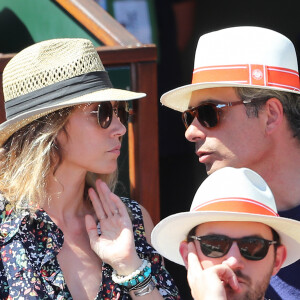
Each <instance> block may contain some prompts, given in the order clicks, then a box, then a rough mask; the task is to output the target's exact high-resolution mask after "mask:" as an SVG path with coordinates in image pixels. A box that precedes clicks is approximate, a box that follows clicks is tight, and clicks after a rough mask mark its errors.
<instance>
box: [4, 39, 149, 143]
mask: <svg viewBox="0 0 300 300" xmlns="http://www.w3.org/2000/svg"><path fill="white" fill-rule="evenodd" d="M3 94H4V101H5V112H6V119H7V121H5V122H3V123H2V124H0V147H1V145H2V144H3V143H4V142H5V141H6V140H7V139H8V138H9V137H10V136H11V135H12V134H13V133H14V132H16V131H17V130H18V129H20V128H22V127H24V126H25V125H27V124H29V123H31V122H32V121H34V120H36V119H38V118H40V117H42V116H45V115H47V114H49V113H50V112H53V111H55V110H59V109H61V108H64V107H68V106H73V105H79V104H82V103H93V102H102V101H128V100H134V99H139V98H142V97H145V96H146V94H144V93H136V92H131V91H127V90H122V89H115V88H113V86H112V84H111V82H110V79H109V77H108V74H107V72H106V71H105V68H104V66H103V64H102V62H101V60H100V58H99V55H98V53H97V51H96V49H95V47H94V46H93V44H92V42H91V41H89V40H87V39H81V38H63V39H52V40H47V41H43V42H39V43H36V44H34V45H32V46H29V47H27V48H25V49H24V50H22V51H21V52H19V53H18V54H17V55H15V56H14V57H13V58H12V59H11V60H10V61H9V62H8V64H7V65H6V67H5V69H4V71H3Z"/></svg>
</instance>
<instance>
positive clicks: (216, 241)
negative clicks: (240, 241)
mask: <svg viewBox="0 0 300 300" xmlns="http://www.w3.org/2000/svg"><path fill="white" fill-rule="evenodd" d="M231 245H232V241H231V240H230V239H229V238H227V237H226V236H221V235H220V236H218V235H211V236H209V235H208V236H203V237H201V241H200V246H201V250H202V252H203V254H204V255H205V256H208V257H213V258H218V257H222V256H224V255H225V254H226V253H227V252H228V250H229V249H230V247H231Z"/></svg>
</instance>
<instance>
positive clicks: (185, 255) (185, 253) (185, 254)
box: [179, 241, 189, 269]
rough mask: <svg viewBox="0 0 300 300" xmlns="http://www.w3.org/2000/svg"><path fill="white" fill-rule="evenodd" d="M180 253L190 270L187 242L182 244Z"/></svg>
mask: <svg viewBox="0 0 300 300" xmlns="http://www.w3.org/2000/svg"><path fill="white" fill-rule="evenodd" d="M179 252H180V254H181V257H182V259H183V262H184V265H185V267H186V269H187V268H188V254H189V251H188V243H187V241H183V242H181V243H180V246H179Z"/></svg>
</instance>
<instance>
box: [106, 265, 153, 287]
mask: <svg viewBox="0 0 300 300" xmlns="http://www.w3.org/2000/svg"><path fill="white" fill-rule="evenodd" d="M111 277H112V280H113V281H114V282H115V283H117V284H120V285H122V286H124V287H125V288H127V289H128V290H131V289H132V288H133V287H135V286H139V287H140V285H141V283H143V282H144V281H145V280H146V279H148V277H150V278H151V264H150V262H148V261H147V260H145V259H144V260H143V263H142V264H141V266H140V267H139V268H138V269H137V270H135V271H134V272H132V273H131V274H129V275H126V276H122V275H118V274H117V272H116V270H113V272H112V276H111Z"/></svg>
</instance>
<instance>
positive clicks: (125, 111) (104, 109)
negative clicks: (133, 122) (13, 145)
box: [91, 101, 129, 129]
mask: <svg viewBox="0 0 300 300" xmlns="http://www.w3.org/2000/svg"><path fill="white" fill-rule="evenodd" d="M113 112H114V113H115V115H116V116H117V117H118V118H119V120H120V122H121V123H122V124H123V125H126V124H127V121H128V116H129V108H128V103H127V102H126V101H119V102H117V105H116V106H114V107H113V106H112V104H111V102H110V101H105V102H101V103H100V104H99V105H98V109H97V111H91V113H96V114H97V119H98V124H99V125H100V126H101V127H102V128H103V129H106V128H108V127H109V125H110V124H111V121H112V119H113Z"/></svg>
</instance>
